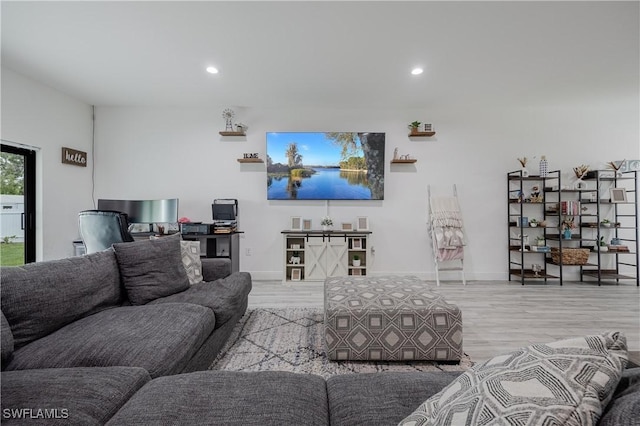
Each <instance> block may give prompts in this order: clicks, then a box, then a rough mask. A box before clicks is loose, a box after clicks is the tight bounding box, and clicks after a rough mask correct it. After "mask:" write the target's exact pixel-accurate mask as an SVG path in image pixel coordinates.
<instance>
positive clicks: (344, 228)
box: [342, 222, 353, 231]
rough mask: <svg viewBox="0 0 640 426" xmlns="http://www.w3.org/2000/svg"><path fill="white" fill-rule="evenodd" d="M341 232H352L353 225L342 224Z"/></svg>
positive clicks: (349, 223)
mask: <svg viewBox="0 0 640 426" xmlns="http://www.w3.org/2000/svg"><path fill="white" fill-rule="evenodd" d="M342 230H343V231H353V223H351V222H342Z"/></svg>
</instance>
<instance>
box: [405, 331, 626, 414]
mask: <svg viewBox="0 0 640 426" xmlns="http://www.w3.org/2000/svg"><path fill="white" fill-rule="evenodd" d="M626 364H627V342H626V339H625V337H624V336H623V335H622V334H621V333H618V332H610V333H606V334H604V335H597V336H585V337H579V338H574V339H568V340H561V341H558V342H553V343H548V344H544V345H532V346H529V347H526V348H523V349H520V350H517V351H515V352H512V353H509V354H506V355H501V356H497V357H495V358H492V359H490V360H488V361H486V362H483V363H481V364H478V365H476V366H474V367H472V368H471V369H469V370H467V371H466V372H465V373H464V374H462V375H460V376H458V378H456V379H455V380H454V381H453V382H451V383H450V384H449V385H448V386H447V387H446V388H444V389H443V390H442V391H440V392H439V393H437V394H436V395H434V396H432V397H431V398H429V399H427V400H426V401H425V402H424V403H423V404H422V405H420V407H418V408H417V409H416V411H414V412H413V413H412V414H411V415H410V416H409V417H407V418H406V419H404V420H403V421H402V422H400V425H402V426H409V425H411V426H417V425H438V426H442V425H471V424H472V425H494V424H500V425H511V424H513V425H516V424H517V425H530V424H536V425H593V424H595V423H596V422H597V420H598V419H599V418H600V416H601V415H602V412H603V411H604V408H605V407H606V406H607V404H608V402H609V400H610V399H611V397H612V396H613V392H614V391H615V389H616V386H617V385H618V382H619V381H620V377H621V375H622V371H623V370H624V368H625V366H626Z"/></svg>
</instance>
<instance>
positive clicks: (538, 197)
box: [529, 185, 542, 203]
mask: <svg viewBox="0 0 640 426" xmlns="http://www.w3.org/2000/svg"><path fill="white" fill-rule="evenodd" d="M529 199H530V200H531V202H532V203H541V202H542V194H541V193H540V188H539V187H538V185H535V186H533V187H531V196H530V197H529Z"/></svg>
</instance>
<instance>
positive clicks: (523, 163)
mask: <svg viewBox="0 0 640 426" xmlns="http://www.w3.org/2000/svg"><path fill="white" fill-rule="evenodd" d="M527 161H528V160H527V157H522V158H518V162H520V166H522V168H521V169H520V173H521V174H522V177H529V170H527Z"/></svg>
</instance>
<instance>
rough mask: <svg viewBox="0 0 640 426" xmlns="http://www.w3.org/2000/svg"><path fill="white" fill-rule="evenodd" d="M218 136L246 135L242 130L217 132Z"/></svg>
mask: <svg viewBox="0 0 640 426" xmlns="http://www.w3.org/2000/svg"><path fill="white" fill-rule="evenodd" d="M218 133H220V136H247V135H246V134H245V133H244V132H218Z"/></svg>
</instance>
